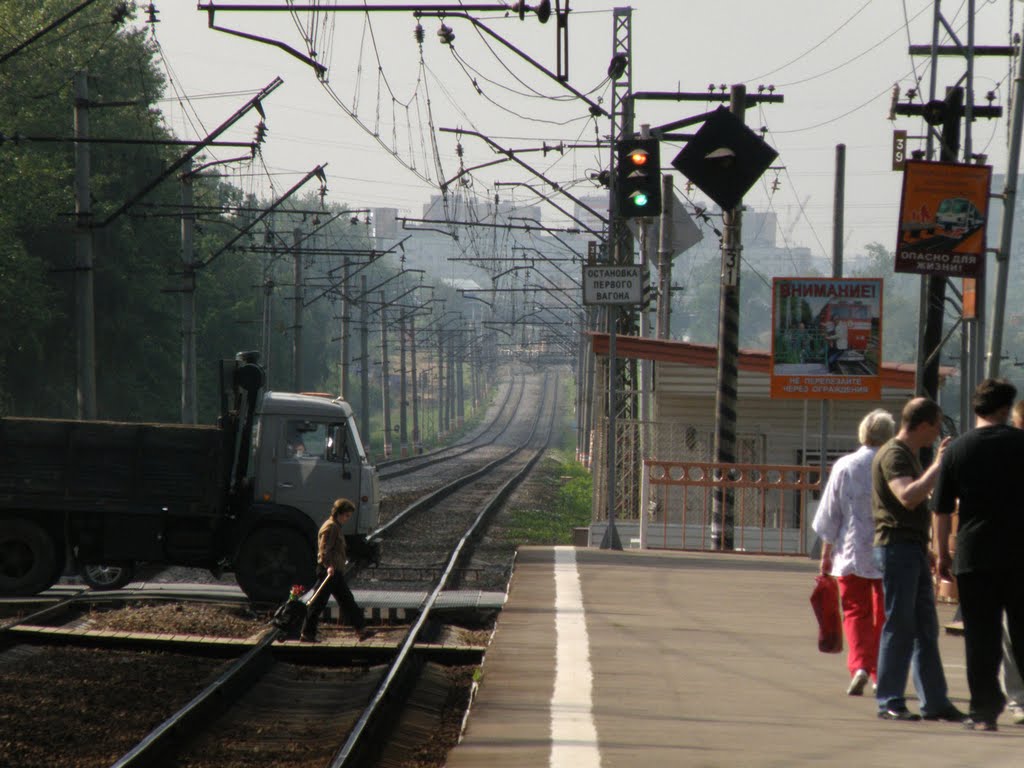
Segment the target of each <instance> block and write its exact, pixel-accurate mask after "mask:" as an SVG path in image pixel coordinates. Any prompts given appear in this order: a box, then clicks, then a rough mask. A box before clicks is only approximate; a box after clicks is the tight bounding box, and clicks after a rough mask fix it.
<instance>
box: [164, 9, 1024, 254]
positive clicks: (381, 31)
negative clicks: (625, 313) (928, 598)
mask: <svg viewBox="0 0 1024 768" xmlns="http://www.w3.org/2000/svg"><path fill="white" fill-rule="evenodd" d="M449 4H451V3H449ZM975 4H976V8H975V13H976V20H977V22H976V28H975V43H976V44H978V45H1006V44H1007V43H1008V40H1009V35H1010V32H1011V30H1016V31H1019V30H1020V29H1021V26H1022V21H1024V4H1022V3H1020V2H1016V1H1015V2H1011V0H992V1H991V2H984V0H975ZM156 5H157V8H158V10H159V12H160V16H159V18H160V23H159V24H157V25H156V27H155V35H156V39H157V41H158V42H159V44H160V46H161V50H162V52H163V56H164V61H165V63H166V67H167V73H168V75H169V76H170V78H171V79H172V81H173V88H172V89H170V90H169V92H168V96H171V97H176V96H180V97H181V98H182V101H180V102H178V101H173V100H169V101H165V102H164V103H163V105H162V106H163V108H164V109H165V112H166V114H167V115H168V119H169V122H170V125H171V127H172V129H173V130H174V131H175V132H176V133H178V134H179V135H182V136H187V137H195V136H199V135H201V134H202V133H203V132H204V130H205V131H209V130H211V129H212V128H214V127H215V126H217V125H219V124H220V123H221V122H223V121H224V120H225V119H226V118H227V117H228V116H229V115H231V114H232V113H233V112H234V111H235V110H236V109H237V108H238V107H239V106H240V105H242V104H243V103H244V102H245V101H246V100H247V99H248V98H249V96H250V95H251V94H252V92H254V91H255V90H257V89H259V88H260V87H262V86H265V85H266V84H268V83H269V82H270V81H271V80H273V79H274V77H276V76H280V77H281V78H282V79H283V80H284V85H283V86H281V87H280V88H278V89H277V91H276V92H275V93H273V94H272V95H271V96H270V97H269V98H267V100H266V101H265V103H264V105H263V106H264V109H265V110H266V113H267V121H266V122H267V126H268V128H269V132H268V134H267V143H266V144H265V145H264V148H263V158H264V163H265V167H264V164H257V165H253V166H246V167H244V168H242V169H240V171H239V172H238V175H237V176H236V177H235V178H234V181H235V183H238V184H240V185H242V186H244V187H246V188H251V189H254V190H259V191H260V192H262V193H263V194H266V195H269V194H271V192H270V187H269V186H268V185H269V183H270V180H271V179H272V180H273V184H274V188H275V189H276V190H277V192H278V193H280V192H282V191H284V190H286V189H288V188H289V187H290V186H292V185H293V184H294V183H295V182H296V181H297V180H298V179H299V178H300V177H301V176H302V175H303V174H305V173H306V172H308V171H309V170H310V169H312V168H313V167H314V166H315V165H317V164H327V169H326V170H327V177H328V187H329V198H330V199H331V200H333V201H336V202H339V203H345V204H348V205H350V206H351V207H354V208H360V207H378V206H387V207H397V208H399V209H400V210H401V211H402V212H403V214H404V215H409V216H413V217H417V216H419V215H420V212H421V209H422V205H423V203H424V202H426V200H427V199H428V198H429V196H430V195H431V194H436V192H437V181H438V180H439V179H451V178H453V177H454V176H455V175H456V174H457V173H458V170H459V158H458V156H457V151H456V150H457V144H458V141H457V139H456V137H455V136H454V135H453V134H450V133H443V132H440V130H439V129H441V128H462V129H464V130H470V131H477V132H479V133H482V134H484V135H486V136H488V137H490V138H491V139H492V140H493V141H494V142H496V143H497V144H498V145H499V146H501V147H503V148H511V149H517V150H523V149H532V148H540V147H542V146H543V143H544V142H546V143H547V144H548V145H552V144H558V143H559V142H565V143H566V144H592V143H594V141H595V138H596V137H598V136H601V137H606V136H607V135H608V133H609V124H608V120H607V119H605V118H602V119H598V120H594V119H592V118H590V117H589V115H588V111H587V108H586V105H585V104H584V103H582V102H581V101H580V100H578V99H575V98H574V97H572V95H571V94H570V93H569V92H568V91H566V90H565V89H563V88H561V87H560V86H559V85H558V84H557V83H555V82H554V81H552V80H551V79H548V78H546V77H544V76H542V75H540V74H539V73H538V72H537V71H536V70H535V69H534V68H533V67H531V66H530V65H529V64H527V63H526V62H525V61H524V60H523V59H521V58H520V57H518V56H516V55H515V54H514V53H512V52H511V51H509V50H508V49H507V48H506V47H505V46H503V45H502V44H501V43H500V42H498V41H497V40H495V39H494V38H491V37H489V36H487V35H485V34H482V33H480V32H478V31H477V30H475V29H474V27H473V25H472V24H471V23H470V22H469V21H467V20H465V19H462V18H450V19H448V20H447V21H446V23H447V25H448V26H449V27H451V28H452V30H453V31H454V33H455V42H454V47H453V48H452V49H450V48H449V47H448V46H445V45H442V44H441V43H440V41H439V38H438V35H437V30H438V28H439V26H440V21H439V20H438V19H437V18H424V19H422V22H421V23H422V25H423V29H424V42H423V46H422V60H421V58H420V48H419V46H418V45H417V43H416V40H415V37H414V30H415V27H416V19H415V18H414V16H413V14H412V13H410V12H390V13H384V12H378V13H372V14H369V15H367V14H364V13H353V12H346V13H335V14H327V13H320V14H319V15H316V16H314V15H312V14H309V13H296V14H289V13H281V12H277V13H269V12H231V13H228V12H224V11H218V13H217V14H216V17H215V18H216V23H217V25H218V26H225V27H229V28H232V29H236V30H241V31H244V32H247V33H250V34H257V35H262V36H267V37H273V38H275V39H277V40H280V41H281V42H283V43H286V44H287V45H289V46H291V47H292V48H295V49H298V50H300V51H303V52H305V51H307V50H308V44H307V42H306V41H307V40H309V41H312V43H311V44H312V46H313V47H314V48H315V50H316V51H317V58H318V60H319V61H320V62H321V63H323V64H325V65H326V66H327V67H328V74H327V78H326V80H327V82H326V84H323V83H321V82H319V81H318V80H317V78H316V76H315V75H314V73H313V70H312V69H311V68H310V67H309V66H308V65H306V64H304V63H302V62H300V61H299V60H297V59H295V58H293V57H292V56H290V55H288V54H287V53H286V52H284V51H283V50H281V49H280V48H277V47H272V46H269V45H264V44H260V43H257V42H253V41H250V40H243V39H240V38H238V37H234V36H231V35H228V34H225V33H223V32H218V31H215V30H211V29H209V27H208V25H207V14H206V13H205V12H202V11H198V10H196V8H195V4H194V3H188V2H173V3H171V2H167V1H166V0H165V1H164V2H158V3H156ZM369 5H370V7H372V5H373V3H372V2H370V3H369ZM615 6H616V4H613V3H606V2H600V1H597V0H595V1H593V2H585V1H584V0H579V1H578V2H576V3H574V4H573V10H572V12H571V14H570V15H569V26H568V33H569V34H568V36H569V45H568V48H569V54H570V56H569V79H570V84H571V85H572V86H573V87H574V88H575V89H577V90H578V91H580V92H583V93H586V94H588V95H589V96H590V98H592V99H594V100H595V101H602V103H603V104H604V106H606V107H607V106H609V104H610V97H611V90H610V86H609V84H608V82H607V78H606V70H607V66H608V61H609V58H610V56H611V53H612V46H613V15H612V9H613V8H614V7H615ZM632 8H633V13H632V24H631V31H632V53H633V72H632V76H633V89H634V90H636V91H675V90H680V91H684V92H704V91H706V90H707V89H708V85H709V84H710V83H714V84H715V85H716V89H717V86H718V85H719V84H725V85H726V86H727V87H728V86H729V85H731V84H735V83H744V84H746V86H747V89H748V92H756V90H757V87H758V86H759V85H769V84H772V85H774V86H775V89H776V92H777V93H781V94H783V95H784V97H785V102H784V103H783V104H769V105H764V106H763V107H760V108H754V109H750V110H748V112H747V123H748V124H749V125H751V126H752V127H754V128H761V127H762V126H764V127H766V128H767V129H768V131H767V133H766V139H767V141H768V142H769V143H770V144H771V145H772V146H774V147H775V148H776V149H777V150H778V152H779V155H780V157H779V160H778V164H779V165H780V166H783V168H782V170H779V171H769V172H768V173H766V174H765V176H764V177H763V178H762V181H761V182H760V183H758V184H757V185H755V187H754V188H753V189H752V190H751V191H750V192H749V193H748V195H747V196H746V198H745V202H746V204H747V205H748V206H751V207H752V208H754V209H756V210H766V209H770V210H774V211H775V212H776V213H777V214H778V217H779V222H780V232H781V234H780V245H783V244H784V243H783V239H785V242H788V243H789V244H790V245H800V246H806V247H809V248H810V249H811V250H812V252H813V253H815V254H816V255H820V256H821V257H823V258H824V257H825V256H826V255H829V254H830V253H831V250H832V201H833V178H834V167H835V146H836V145H837V144H839V143H843V144H845V145H846V147H847V160H846V163H847V179H846V242H847V245H846V253H847V255H848V256H850V257H852V256H854V255H856V254H857V253H860V252H863V248H864V245H865V244H867V243H871V242H880V243H882V244H883V245H885V246H886V247H887V248H889V249H892V248H893V247H894V246H895V240H896V226H897V224H896V222H897V216H898V213H899V198H900V184H901V178H902V177H901V175H900V174H898V173H895V172H893V171H892V170H891V169H890V168H891V159H890V158H891V145H892V131H893V129H894V128H902V129H905V130H907V131H908V133H909V134H910V135H911V136H922V135H923V134H924V126H923V123H922V122H921V121H920V120H918V119H912V118H898V119H897V121H896V122H895V123H893V122H891V121H890V120H889V119H888V116H889V106H890V100H891V92H892V87H893V85H894V84H896V83H898V84H899V85H900V86H901V88H902V91H903V94H904V97H903V99H904V100H905V98H906V97H905V94H906V91H907V89H908V88H911V87H914V86H915V85H916V84H917V82H918V81H920V86H919V88H920V90H921V91H922V93H924V94H925V97H927V92H928V83H929V77H930V75H929V66H928V64H929V62H928V59H927V57H918V58H913V59H912V58H911V57H910V55H909V54H908V52H907V48H908V45H909V44H911V43H913V44H922V45H924V44H928V43H929V42H930V41H931V33H932V20H933V11H934V3H933V1H932V0H853V2H850V3H837V2H822V0H773V1H772V2H764V1H763V0H715V1H714V2H692V1H690V0H637V1H636V2H634V4H633V6H632ZM966 8H967V3H966V2H962V3H953V2H946V3H944V4H942V9H943V12H944V14H945V18H946V20H947V21H948V22H949V23H950V26H952V28H953V29H954V30H956V31H957V34H958V36H959V37H960V39H961V41H962V42H964V43H966V42H967V25H966ZM474 15H475V16H476V17H477V18H479V19H481V20H483V21H484V22H485V23H486V24H487V26H488V27H489V28H490V29H492V30H493V31H494V32H496V33H497V34H499V35H501V36H502V37H504V38H505V39H506V40H508V41H509V42H510V43H512V44H513V45H515V46H517V47H518V48H520V49H521V50H522V51H523V52H525V53H526V54H528V55H529V56H530V57H531V58H533V59H534V60H536V61H537V62H539V63H540V64H542V65H544V66H545V67H547V68H548V69H550V70H555V69H556V68H557V59H556V28H555V24H554V22H553V21H551V22H549V23H548V24H546V25H541V24H540V23H539V22H538V20H537V19H536V17H535V16H533V15H532V14H530V15H528V16H527V19H526V20H525V21H522V22H521V21H520V20H519V19H518V17H517V16H516V15H515V14H512V15H511V16H509V17H507V18H505V17H503V15H502V14H500V13H494V12H487V13H484V12H478V13H476V14H474ZM304 38H305V39H304ZM942 39H943V41H946V42H948V35H946V34H945V33H943V36H942ZM964 71H965V64H964V60H963V59H960V58H955V57H948V58H946V59H944V60H942V61H941V62H940V67H939V71H938V86H939V93H940V96H941V94H942V93H943V92H944V88H945V86H946V85H951V84H953V83H955V82H956V81H957V80H958V79H959V78H960V77H961V76H962V75H963V74H964ZM1014 72H1015V69H1014V63H1013V62H1011V61H1009V60H1007V59H1005V58H986V59H982V58H979V59H977V61H976V71H975V89H976V92H977V94H976V98H975V102H976V103H987V101H986V100H985V94H986V93H987V92H989V91H993V92H994V95H995V101H994V102H993V103H995V104H998V105H1002V106H1003V107H1004V111H1005V113H1006V114H1005V115H1004V117H1003V118H1002V119H1000V120H991V121H989V120H979V121H977V122H976V123H975V125H974V128H973V147H972V148H973V151H974V152H977V153H984V154H987V155H988V157H989V162H990V163H992V164H993V166H994V169H995V171H996V172H997V173H998V172H1001V171H1002V170H1004V168H1005V157H1006V141H1007V125H1008V112H1009V110H1008V109H1007V107H1008V103H1007V102H1008V85H1009V83H1011V82H1012V79H1013V74H1014ZM186 97H187V98H188V99H189V101H188V102H187V103H186V102H185V101H184V99H185V98H186ZM717 104H718V102H713V103H701V102H697V103H695V102H680V103H660V102H659V103H655V102H650V101H644V102H639V103H638V107H637V117H636V122H637V125H639V124H640V123H650V124H652V125H660V124H664V123H668V122H671V121H673V120H677V119H680V118H683V117H688V116H691V115H695V114H700V113H702V112H705V111H708V110H710V109H712V108H714V107H715V106H717ZM348 113H354V114H355V115H357V117H358V120H359V121H360V122H361V124H360V122H357V120H356V119H354V118H353V117H352V116H351V115H350V114H348ZM255 124H256V117H255V114H254V113H252V115H251V116H249V117H246V118H243V119H242V120H241V121H240V122H239V123H238V127H237V129H236V130H234V131H232V132H231V135H230V138H247V137H250V136H252V135H253V132H254V130H255ZM430 126H433V128H434V129H435V130H434V131H433V132H432V131H431V130H430ZM689 130H694V129H689ZM371 133H377V134H379V139H380V140H379V141H378V140H376V139H375V138H374V137H373V136H371ZM431 136H433V138H434V140H436V142H437V144H436V150H437V154H436V159H435V154H434V151H433V147H432V143H431ZM382 144H383V145H385V146H386V147H388V148H390V149H392V150H394V151H395V154H396V155H397V156H398V157H399V158H400V159H401V161H402V162H399V160H398V159H396V158H395V157H393V156H392V155H391V154H390V153H389V152H388V150H387V149H385V146H382ZM917 145H923V142H921V141H912V142H911V148H914V147H915V146H917ZM461 146H462V150H463V163H464V164H465V166H475V165H480V164H482V163H487V162H490V161H493V160H495V159H499V157H500V156H499V155H496V154H495V152H494V151H493V150H492V149H491V148H490V147H489V146H488V145H487V144H486V143H485V142H484V141H482V140H480V139H478V138H474V137H470V136H463V137H462V139H461ZM681 148H682V145H681V144H674V145H666V146H664V147H663V149H662V164H663V166H664V167H666V168H668V166H669V163H670V161H671V160H672V158H673V157H675V155H676V154H677V153H678V151H679V150H680V149H681ZM608 154H609V152H608V150H607V149H602V150H600V151H598V150H595V149H593V148H580V149H577V150H575V151H566V152H565V153H564V154H559V153H557V152H549V153H547V154H546V155H545V154H543V153H542V152H530V153H523V154H520V155H519V157H521V158H522V159H523V160H524V161H525V162H527V163H529V164H530V165H531V166H533V167H534V168H536V169H537V170H539V171H541V172H542V173H544V174H545V175H546V176H547V177H548V178H550V179H551V180H552V181H555V182H557V183H558V184H560V185H565V186H566V187H567V188H569V189H571V190H572V191H573V193H574V194H577V195H590V194H598V193H599V192H600V190H599V189H598V188H597V187H596V186H595V185H594V184H593V183H592V182H591V181H590V180H589V175H590V174H591V173H594V172H596V171H597V170H599V169H600V168H603V167H607V164H608ZM216 156H218V157H229V156H231V151H230V150H222V151H218V152H217V153H216ZM403 163H404V165H403ZM406 166H411V167H412V168H413V169H414V170H410V168H408V167H406ZM672 172H673V173H675V176H676V182H675V183H676V189H677V190H679V189H681V188H682V187H683V185H684V183H685V179H684V178H683V177H682V176H681V175H680V174H678V172H675V171H672ZM268 173H269V174H270V175H269V176H268V175H267V174H268ZM776 176H778V180H779V184H778V189H777V190H776V191H774V192H773V191H772V189H771V187H772V180H773V179H774V178H775V177H776ZM496 181H500V182H504V183H509V182H511V183H515V182H526V183H528V184H531V185H533V186H534V187H536V188H537V189H539V190H541V191H543V192H545V193H549V192H550V188H547V187H546V186H545V185H544V183H543V182H541V181H540V180H538V179H536V178H534V177H532V176H531V175H530V174H529V173H528V172H527V171H525V170H522V169H520V168H518V167H517V166H516V165H515V164H514V163H512V162H504V163H500V164H496V165H493V166H490V167H487V168H483V169H480V170H478V171H475V172H474V173H473V174H472V186H471V187H468V188H463V191H464V192H468V193H474V194H476V195H479V196H480V197H482V198H493V195H494V194H495V192H496V191H497V193H498V194H499V195H500V196H501V198H502V199H503V200H509V199H515V200H516V201H518V202H521V203H524V204H533V203H535V202H536V201H537V199H538V198H537V196H536V194H535V193H534V192H533V191H531V190H530V189H528V188H526V187H523V186H519V187H514V186H500V187H498V188H497V190H496V188H495V186H494V185H495V182H496ZM309 188H310V189H315V187H313V186H310V187H309ZM692 198H693V199H694V200H697V201H702V200H703V195H701V194H700V193H699V192H695V193H694V194H693V195H692ZM557 199H558V198H556V200H557ZM804 201H806V207H805V209H804V212H805V216H804V217H798V210H799V208H800V206H801V204H802V203H803V202H804ZM559 203H560V204H562V205H564V206H565V207H568V208H570V209H571V207H572V204H571V203H569V202H568V201H565V200H559ZM544 211H545V213H544V216H545V220H546V221H550V222H552V223H555V222H558V221H559V220H560V215H559V214H558V212H557V211H556V210H555V209H554V208H552V207H551V206H548V205H546V204H544ZM784 236H785V237H784ZM823 269H824V262H823Z"/></svg>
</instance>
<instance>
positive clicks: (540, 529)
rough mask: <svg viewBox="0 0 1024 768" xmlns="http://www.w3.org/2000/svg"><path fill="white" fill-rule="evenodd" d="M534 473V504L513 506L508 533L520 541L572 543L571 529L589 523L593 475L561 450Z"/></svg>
mask: <svg viewBox="0 0 1024 768" xmlns="http://www.w3.org/2000/svg"><path fill="white" fill-rule="evenodd" d="M533 475H534V476H533V477H532V478H531V481H530V487H531V497H532V499H533V500H535V504H531V505H530V506H517V507H515V508H514V509H512V515H511V522H510V525H509V530H508V535H509V537H510V538H511V539H512V540H513V541H515V542H517V543H520V544H538V545H546V546H554V545H558V544H566V545H568V544H572V529H573V528H578V527H582V526H587V525H590V516H591V511H590V510H591V499H592V492H593V478H592V477H591V475H590V473H589V472H587V470H586V469H585V468H584V467H583V466H582V465H581V464H578V463H577V462H576V461H574V460H571V459H569V458H568V456H567V455H566V454H565V453H564V452H562V451H554V452H551V453H549V454H547V455H546V456H545V457H544V458H543V459H542V460H541V462H540V463H539V465H538V466H537V467H536V468H535V469H534V471H533Z"/></svg>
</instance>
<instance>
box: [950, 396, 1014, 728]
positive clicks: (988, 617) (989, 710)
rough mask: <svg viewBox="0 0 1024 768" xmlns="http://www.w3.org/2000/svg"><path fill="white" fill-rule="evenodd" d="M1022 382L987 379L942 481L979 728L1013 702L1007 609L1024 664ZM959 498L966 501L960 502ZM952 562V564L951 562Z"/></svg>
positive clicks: (972, 724)
mask: <svg viewBox="0 0 1024 768" xmlns="http://www.w3.org/2000/svg"><path fill="white" fill-rule="evenodd" d="M1016 395H1017V388H1016V387H1015V386H1013V384H1011V383H1010V382H1009V381H1006V380H1005V379H985V380H984V381H983V382H981V383H980V384H979V385H978V386H977V388H976V389H975V390H974V395H973V397H972V398H971V405H972V407H973V408H974V415H975V428H974V429H972V430H970V431H969V432H966V433H964V434H963V435H962V436H960V437H959V438H958V439H957V440H956V441H955V442H954V443H953V444H952V445H951V446H950V447H949V448H948V449H947V450H946V452H945V453H944V454H943V456H942V465H941V468H940V471H939V481H938V484H937V486H936V488H935V498H936V503H935V512H936V513H937V515H938V516H937V518H936V525H935V530H936V537H937V538H938V545H939V552H938V558H939V559H938V568H939V574H940V575H941V576H944V577H946V578H949V579H952V578H953V575H954V574H955V575H956V584H957V592H958V593H959V595H960V611H961V615H962V616H963V621H964V652H965V655H966V659H967V686H968V687H969V688H970V690H971V710H970V720H968V721H967V723H966V725H967V727H968V728H970V729H972V730H983V731H994V730H996V718H998V717H999V715H1000V713H1001V712H1002V711H1003V708H1004V706H1005V705H1006V696H1004V695H1003V691H1002V688H1001V687H1000V684H999V665H1000V663H1001V662H1002V659H1003V654H1002V637H1003V614H1004V612H1005V614H1006V628H1007V630H1008V632H1009V635H1010V646H1011V648H1012V652H1013V658H1014V660H1015V661H1016V662H1017V668H1018V669H1020V668H1021V667H1022V666H1024V564H1022V562H1021V558H1020V544H1021V540H1022V539H1024V511H1022V510H1021V498H1020V484H1019V479H1018V476H1019V473H1020V471H1021V467H1024V432H1022V431H1021V430H1019V429H1014V428H1013V427H1011V426H1009V425H1008V424H1007V423H1006V421H1007V419H1008V418H1009V415H1010V408H1011V407H1012V405H1013V399H1014V397H1015V396H1016ZM958 502H959V504H958ZM958 508H959V523H958V525H957V534H956V561H955V562H952V561H951V559H950V553H949V532H950V528H951V523H950V515H951V514H952V513H953V512H954V511H955V510H957V509H958ZM951 566H952V567H951Z"/></svg>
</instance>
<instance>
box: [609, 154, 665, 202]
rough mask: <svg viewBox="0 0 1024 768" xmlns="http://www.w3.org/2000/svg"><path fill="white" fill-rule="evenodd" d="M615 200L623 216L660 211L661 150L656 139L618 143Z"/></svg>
mask: <svg viewBox="0 0 1024 768" xmlns="http://www.w3.org/2000/svg"><path fill="white" fill-rule="evenodd" d="M616 168H617V170H616V185H615V199H616V203H617V206H618V211H619V215H620V216H622V217H623V218H626V219H634V218H639V217H641V216H658V215H659V214H660V213H661V152H660V145H659V143H658V140H657V139H624V140H622V141H620V142H619V143H618V164H617V166H616Z"/></svg>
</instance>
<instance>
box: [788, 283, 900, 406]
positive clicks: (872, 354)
mask: <svg viewBox="0 0 1024 768" xmlns="http://www.w3.org/2000/svg"><path fill="white" fill-rule="evenodd" d="M881 352H882V280H881V278H808V277H776V278H775V279H774V280H773V281H772V369H771V396H772V397H773V398H778V399H791V400H877V399H878V398H879V397H880V396H881V392H882V378H881V370H880V369H881Z"/></svg>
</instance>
